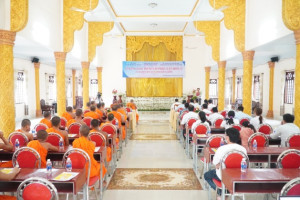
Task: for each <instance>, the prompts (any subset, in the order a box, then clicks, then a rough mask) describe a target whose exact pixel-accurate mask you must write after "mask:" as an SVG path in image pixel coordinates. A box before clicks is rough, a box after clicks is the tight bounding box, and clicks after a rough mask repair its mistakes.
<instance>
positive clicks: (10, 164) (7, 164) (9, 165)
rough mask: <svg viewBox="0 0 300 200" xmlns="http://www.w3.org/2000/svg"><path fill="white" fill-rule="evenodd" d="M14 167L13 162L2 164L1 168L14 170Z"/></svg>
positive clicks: (0, 164)
mask: <svg viewBox="0 0 300 200" xmlns="http://www.w3.org/2000/svg"><path fill="white" fill-rule="evenodd" d="M12 167H14V166H13V164H12V161H7V162H0V168H12ZM0 199H1V198H0Z"/></svg>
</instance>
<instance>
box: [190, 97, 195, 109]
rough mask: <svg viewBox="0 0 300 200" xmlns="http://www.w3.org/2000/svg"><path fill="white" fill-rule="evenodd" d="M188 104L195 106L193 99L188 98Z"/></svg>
mask: <svg viewBox="0 0 300 200" xmlns="http://www.w3.org/2000/svg"><path fill="white" fill-rule="evenodd" d="M190 105H192V106H194V107H195V104H194V99H191V100H190Z"/></svg>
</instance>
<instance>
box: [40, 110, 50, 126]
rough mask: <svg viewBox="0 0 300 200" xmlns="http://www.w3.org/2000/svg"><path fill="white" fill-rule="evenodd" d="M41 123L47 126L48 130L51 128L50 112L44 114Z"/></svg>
mask: <svg viewBox="0 0 300 200" xmlns="http://www.w3.org/2000/svg"><path fill="white" fill-rule="evenodd" d="M40 123H42V124H45V125H46V126H47V127H48V128H51V126H52V125H51V113H50V112H49V111H45V112H44V118H43V119H42V120H41V121H40Z"/></svg>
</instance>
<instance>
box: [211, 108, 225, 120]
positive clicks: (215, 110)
mask: <svg viewBox="0 0 300 200" xmlns="http://www.w3.org/2000/svg"><path fill="white" fill-rule="evenodd" d="M211 111H212V114H210V115H209V116H208V117H207V119H208V120H209V121H211V122H212V123H213V122H214V121H215V120H216V119H219V118H221V119H224V117H223V115H221V114H220V113H218V108H217V107H213V108H212V110H211Z"/></svg>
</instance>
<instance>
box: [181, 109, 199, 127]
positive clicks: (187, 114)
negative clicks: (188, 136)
mask: <svg viewBox="0 0 300 200" xmlns="http://www.w3.org/2000/svg"><path fill="white" fill-rule="evenodd" d="M188 110H189V112H188V113H186V114H185V115H184V116H183V118H182V120H181V122H180V124H181V125H182V126H184V125H185V124H186V123H187V121H188V119H189V118H191V117H194V118H198V114H197V113H195V112H194V106H193V105H189V107H188Z"/></svg>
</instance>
